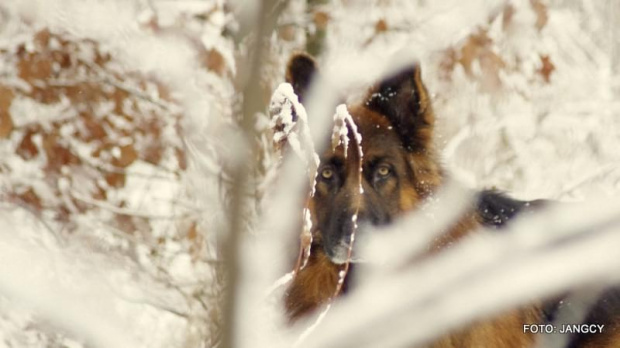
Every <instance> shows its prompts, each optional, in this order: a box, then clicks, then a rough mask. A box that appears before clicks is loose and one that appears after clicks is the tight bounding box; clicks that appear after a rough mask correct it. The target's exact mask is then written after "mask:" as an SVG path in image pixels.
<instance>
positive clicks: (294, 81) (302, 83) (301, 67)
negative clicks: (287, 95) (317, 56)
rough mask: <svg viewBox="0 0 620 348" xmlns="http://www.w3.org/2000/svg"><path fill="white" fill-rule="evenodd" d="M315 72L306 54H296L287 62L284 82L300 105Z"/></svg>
mask: <svg viewBox="0 0 620 348" xmlns="http://www.w3.org/2000/svg"><path fill="white" fill-rule="evenodd" d="M316 72H317V67H316V63H315V61H314V59H313V58H312V57H310V56H308V55H306V54H301V53H300V54H296V55H294V56H293V57H292V58H291V59H290V60H289V63H288V68H287V72H286V82H288V83H290V84H291V85H292V86H293V90H294V91H295V94H297V96H298V97H299V102H300V103H303V100H304V97H305V96H306V92H307V91H308V88H309V87H310V84H311V83H312V79H313V78H314V75H315V74H316Z"/></svg>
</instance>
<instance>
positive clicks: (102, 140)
mask: <svg viewBox="0 0 620 348" xmlns="http://www.w3.org/2000/svg"><path fill="white" fill-rule="evenodd" d="M27 40H28V41H24V42H22V43H20V44H15V45H14V46H13V47H10V48H8V49H7V50H6V51H5V52H3V54H2V56H0V59H2V60H3V61H4V62H3V64H2V65H0V66H4V67H6V70H5V71H1V73H2V74H1V75H2V76H6V77H7V78H6V79H2V80H0V139H8V140H10V142H6V140H5V144H4V146H12V147H13V148H12V151H14V153H15V155H16V158H18V159H19V161H15V160H11V161H6V159H5V161H4V162H3V163H0V164H2V166H1V167H3V168H4V169H5V170H4V171H3V175H6V176H8V177H9V178H11V179H10V180H11V181H12V182H11V183H9V186H8V190H9V192H7V194H6V197H7V198H8V199H10V200H13V201H14V202H16V203H19V204H21V205H25V206H27V207H28V208H29V209H30V210H32V211H34V212H36V213H37V214H40V213H42V210H49V211H50V212H53V214H54V216H55V217H56V220H58V221H64V222H68V221H71V220H72V219H73V218H74V217H75V216H74V215H75V214H84V213H87V212H91V211H93V210H101V206H103V205H107V206H110V207H116V208H120V206H119V205H118V204H120V203H118V202H115V201H111V200H109V199H110V197H114V196H115V195H111V194H110V193H111V192H114V191H116V190H120V189H124V188H125V187H126V185H127V178H128V175H133V174H130V171H129V169H130V167H131V166H132V165H133V164H134V163H136V162H137V161H142V162H143V163H146V164H150V165H152V166H154V168H158V169H159V170H163V171H165V172H166V173H170V174H171V175H174V176H175V177H178V176H180V175H181V172H182V171H183V170H185V168H187V163H186V154H185V149H184V147H183V145H182V143H181V141H180V134H178V131H179V129H180V128H179V126H178V124H179V120H180V117H181V113H180V111H179V110H180V109H179V108H177V107H175V106H174V105H175V104H174V101H173V100H171V99H170V97H169V92H168V91H167V90H166V89H165V88H164V87H163V86H162V85H160V84H159V83H157V82H156V81H153V80H152V79H149V78H146V77H144V76H141V75H140V74H138V73H135V72H131V71H123V70H121V65H120V64H117V63H115V62H114V60H113V59H112V57H111V55H110V54H109V53H107V52H105V50H102V49H101V47H100V46H99V44H98V43H96V42H94V41H92V40H85V39H73V38H70V37H68V36H67V35H58V34H55V33H51V32H50V31H48V30H42V31H39V32H37V33H36V34H34V35H33V36H32V37H31V38H29V39H27ZM216 58H217V57H216ZM216 58H214V59H215V60H216V61H215V63H213V64H214V66H212V67H211V68H213V69H216V68H218V67H217V65H219V64H220V63H218V59H216ZM11 144H12V145H11ZM24 168H29V169H28V173H30V174H31V175H32V173H33V171H35V174H34V176H33V177H32V178H30V177H21V174H19V173H20V172H22V171H23V170H24ZM36 170H38V171H40V172H39V174H36ZM74 192H79V194H80V195H82V196H80V197H81V198H79V199H78V198H76V197H74ZM111 216H112V218H113V219H116V220H118V221H117V225H118V226H125V227H124V228H122V229H121V230H126V229H127V228H130V229H133V228H134V227H136V226H138V225H140V226H143V227H144V226H145V225H144V223H141V224H137V223H136V222H135V221H133V220H131V221H128V220H127V219H126V216H125V217H123V216H124V215H123V214H118V213H117V214H112V215H111ZM116 220H115V221H116ZM147 220H148V219H147ZM129 222H131V223H129ZM124 224H126V225H124ZM146 225H148V222H147V223H146Z"/></svg>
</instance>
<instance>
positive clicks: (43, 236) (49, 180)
mask: <svg viewBox="0 0 620 348" xmlns="http://www.w3.org/2000/svg"><path fill="white" fill-rule="evenodd" d="M275 3H278V4H280V3H281V4H283V5H285V6H284V8H282V9H281V10H282V11H281V13H279V18H278V21H277V22H276V24H275V32H274V33H272V34H271V35H270V36H269V40H268V41H267V42H265V43H263V44H264V45H267V53H268V54H267V56H266V57H264V59H263V64H262V66H261V79H260V86H261V87H262V88H261V91H262V90H264V91H268V93H263V94H264V95H263V94H261V95H258V96H257V98H258V99H259V100H260V101H262V103H263V105H264V113H263V114H260V115H257V119H256V121H255V124H254V131H255V133H256V138H255V139H249V140H248V139H246V140H243V139H242V138H241V137H240V135H239V132H237V131H236V130H237V128H238V127H237V123H238V122H237V120H238V116H239V115H240V114H241V113H242V111H241V110H242V108H243V107H242V105H243V101H242V100H241V96H242V95H243V86H244V85H245V83H246V82H247V81H246V78H247V76H248V75H249V74H250V72H249V71H248V68H247V66H249V63H248V62H247V60H248V59H249V58H248V57H251V54H249V52H248V50H250V49H251V48H252V47H254V46H255V41H256V40H257V38H256V37H254V36H252V34H253V32H252V31H250V32H249V35H248V33H247V32H244V30H243V28H245V27H247V26H248V24H247V23H248V21H249V19H248V18H251V16H252V14H253V13H254V11H256V10H257V8H258V6H257V5H258V4H259V1H258V0H256V1H252V0H249V1H241V0H237V1H224V0H204V1H198V0H177V1H174V0H135V1H128V0H5V1H3V2H1V3H0V152H1V154H0V347H86V346H88V347H216V346H218V345H219V346H222V343H221V342H222V339H223V336H226V335H227V334H230V332H232V335H233V336H234V337H235V338H236V346H240V347H241V346H243V347H263V346H264V347H276V346H280V345H281V346H283V347H287V346H290V345H291V344H292V343H293V342H298V344H300V345H301V346H304V347H305V346H310V347H327V346H347V345H349V346H356V347H362V346H368V347H373V346H375V347H376V346H382V347H389V346H392V345H393V346H399V345H400V344H402V343H403V342H409V341H412V340H413V341H415V342H423V341H424V340H426V339H428V338H432V336H433V335H435V334H437V333H441V331H442V330H443V329H444V328H451V327H458V326H459V325H462V324H463V323H466V322H468V321H469V320H471V319H473V318H480V317H483V316H484V315H486V314H492V313H497V311H498V310H501V309H503V308H510V307H511V306H513V305H518V304H522V303H526V302H527V300H529V299H531V298H536V297H541V296H548V295H550V294H553V293H557V292H559V291H562V290H566V289H569V288H573V287H583V286H584V284H589V286H592V284H599V283H600V282H601V281H602V280H607V281H617V280H618V279H616V278H617V276H615V278H614V277H612V275H613V274H616V275H617V274H620V273H618V269H620V267H619V266H620V265H619V263H620V262H619V261H620V260H617V257H614V256H617V247H615V246H617V245H618V243H620V235H619V234H618V232H617V231H618V227H619V223H618V221H617V220H618V219H617V218H616V216H617V215H618V210H620V201H619V200H618V199H619V198H618V196H619V195H620V161H619V160H620V152H619V151H618V150H617V149H618V148H619V147H620V103H619V102H618V101H617V100H618V96H619V93H620V79H619V78H620V34H619V33H620V25H619V24H617V23H618V22H619V21H620V3H619V2H618V1H617V0H601V1H589V0H548V1H545V0H514V1H500V0H472V1H460V0H441V1H424V0H418V1H415V0H411V1H407V0H400V1H397V0H363V1H362V0H360V1H353V0H320V1H317V0H314V1H310V0H308V1H306V0H303V1H302V0H291V1H288V2H283V1H275ZM250 27H251V25H250ZM317 40H318V41H317ZM311 41H314V43H312V44H311ZM316 42H318V46H317V45H316ZM306 49H311V50H315V51H317V52H319V54H318V56H317V59H318V61H319V63H320V66H321V70H322V76H324V77H325V81H323V82H324V84H323V85H322V87H323V88H320V89H321V91H322V92H323V93H327V94H329V92H330V91H334V93H338V95H335V94H334V95H326V96H325V95H324V96H323V97H325V100H328V99H329V98H339V97H340V95H352V94H355V92H360V91H363V86H365V85H367V84H368V83H371V82H372V81H373V80H374V79H376V78H378V77H380V75H381V74H382V73H384V72H385V71H387V70H389V69H390V68H391V67H393V65H391V64H392V63H391V62H397V61H398V59H397V58H398V57H401V61H399V63H394V64H401V63H402V60H407V61H408V62H410V61H411V59H414V60H417V61H419V62H420V63H421V66H422V71H423V78H424V81H425V83H426V85H427V87H428V89H429V91H430V92H431V93H432V95H433V102H434V107H435V112H436V114H437V117H438V120H437V123H438V125H437V131H436V138H437V146H438V148H439V150H440V151H439V152H440V154H441V156H442V161H443V164H444V165H445V167H446V168H447V169H448V172H449V173H450V175H451V177H452V178H453V179H454V181H455V182H458V183H459V184H454V186H455V187H456V186H458V187H460V188H454V189H453V190H450V189H448V190H446V192H443V193H441V194H443V195H445V198H446V200H448V201H450V202H452V203H450V205H448V206H443V207H442V208H440V209H437V208H433V207H429V208H428V209H429V212H430V213H428V214H426V215H424V216H413V217H412V221H410V222H411V223H412V224H416V223H417V224H420V223H422V224H424V225H425V226H426V227H428V229H429V230H433V228H435V229H437V226H439V225H441V224H442V223H446V221H449V220H450V219H451V217H450V216H447V215H446V213H445V211H446V210H452V209H453V210H454V211H457V210H458V209H460V208H462V205H460V204H461V203H459V199H452V198H451V197H453V196H451V195H456V196H458V197H461V196H465V195H461V194H460V193H461V191H462V190H461V189H462V187H467V188H479V189H481V188H498V189H501V190H504V191H507V192H510V194H511V195H513V196H514V197H518V198H524V199H534V198H548V199H556V200H560V201H567V202H580V203H575V204H574V205H573V204H571V205H568V206H567V207H560V208H559V209H558V210H557V211H550V212H547V213H545V214H541V216H536V217H533V218H532V219H530V220H529V221H523V223H522V224H521V225H517V226H515V230H514V231H512V232H511V233H508V234H505V235H501V236H497V237H496V238H489V239H480V240H474V241H472V243H469V244H467V245H465V246H464V247H463V248H459V249H455V250H454V251H453V252H452V253H450V254H449V255H447V256H446V257H445V258H443V259H441V260H438V262H437V263H436V264H424V265H421V266H420V267H419V268H416V269H414V270H411V271H408V272H407V273H405V274H398V276H397V277H392V278H390V277H389V276H379V275H378V274H374V275H372V274H370V275H369V276H368V281H367V284H366V287H362V291H360V292H359V293H356V294H354V295H352V296H351V298H350V299H348V300H347V301H346V302H344V303H339V304H337V305H336V306H334V308H333V310H330V312H329V313H328V314H327V315H326V316H325V318H323V320H324V321H323V322H322V323H321V324H319V325H317V326H316V328H314V332H311V331H307V330H306V328H307V327H308V324H307V323H304V324H302V325H300V326H299V327H295V328H292V329H289V328H282V327H281V326H280V324H279V320H280V319H281V318H279V315H280V314H281V313H278V309H279V307H278V306H277V305H275V303H277V301H278V291H275V292H271V293H270V295H269V296H265V294H266V290H267V289H266V287H267V286H270V285H273V284H274V281H275V280H276V279H277V278H278V277H280V276H284V274H285V273H286V272H288V271H290V270H291V268H292V262H291V260H293V259H294V258H295V256H296V253H297V246H296V245H295V242H296V240H297V238H298V236H299V233H300V232H301V229H299V228H289V229H288V230H286V228H287V226H289V227H290V226H297V227H298V226H299V223H298V222H300V221H301V218H302V214H303V213H302V211H303V207H302V206H301V205H299V206H297V205H296V204H295V203H296V202H301V201H302V199H301V198H299V197H296V196H295V194H294V192H296V190H295V187H299V186H295V185H296V184H295V183H297V184H299V185H302V183H301V182H291V185H292V188H291V187H288V188H287V184H288V183H290V182H289V180H288V179H290V176H289V174H288V173H289V172H288V169H289V166H288V164H289V162H287V161H286V160H285V161H284V164H282V165H281V166H280V167H281V168H283V169H282V171H283V173H278V172H276V168H278V167H279V165H278V162H279V153H278V151H277V146H276V147H274V146H273V145H272V138H273V136H272V133H271V130H270V123H269V113H268V109H267V106H268V104H269V99H270V97H271V94H270V93H271V92H272V91H273V90H275V89H276V88H277V87H278V85H279V84H280V82H282V81H283V79H284V69H285V62H286V60H287V59H288V57H289V56H290V54H291V52H294V51H304V50H306ZM403 57H404V58H403ZM257 93H259V91H257ZM319 94H320V92H319ZM336 101H337V100H334V103H335V102H336ZM325 104H326V105H328V106H329V105H330V103H328V102H326V103H325ZM318 109H320V107H315V108H312V107H310V108H309V109H308V110H309V111H310V112H309V115H308V116H309V119H310V120H309V122H310V124H312V119H313V117H312V116H313V113H312V111H313V110H318ZM334 110H335V109H333V110H330V111H329V112H331V114H329V115H328V116H329V117H331V116H332V115H333V113H334ZM304 127H305V125H303V124H300V125H298V128H299V129H300V130H299V132H300V134H301V138H304V137H305V138H304V139H305V140H304V139H302V140H303V141H302V143H301V145H302V146H305V145H307V143H308V142H309V141H308V139H307V138H308V137H309V136H308V134H309V133H308V129H305V128H304ZM304 132H305V133H304ZM239 144H245V145H246V146H251V147H253V148H255V149H256V151H255V152H254V155H255V156H256V158H255V159H253V160H255V162H256V164H255V166H254V168H253V169H254V171H253V172H252V173H250V174H251V175H249V177H248V181H250V182H251V185H250V186H251V187H253V188H254V189H253V190H251V191H250V192H245V191H243V189H241V191H242V192H241V193H242V194H243V195H245V194H247V195H248V196H251V198H250V201H251V202H252V203H253V204H252V205H250V206H249V209H248V210H246V211H242V213H243V217H240V216H236V217H237V218H243V220H244V221H245V220H247V221H249V222H250V223H249V224H248V225H249V228H248V229H249V230H250V232H251V233H250V235H248V236H246V235H244V237H246V238H245V239H247V240H245V239H244V241H243V242H241V243H239V245H238V248H239V254H240V257H239V258H240V265H241V266H240V267H241V270H242V271H241V272H238V273H239V274H238V278H239V280H238V281H237V283H236V286H237V287H238V288H239V289H238V291H236V292H235V293H236V295H233V296H232V298H233V300H234V301H235V302H236V303H237V306H236V308H235V310H234V311H233V313H227V312H226V308H227V307H226V306H222V302H225V299H226V297H227V295H228V297H230V291H228V289H227V290H224V289H225V287H224V285H225V281H224V278H225V276H224V274H225V272H224V270H225V268H226V265H225V264H224V260H225V259H226V255H224V254H223V250H224V251H225V250H226V249H225V248H223V247H222V245H223V244H225V243H222V241H223V240H226V237H227V231H229V224H228V221H229V214H230V211H229V209H228V208H227V207H229V206H230V200H231V198H230V193H231V191H232V190H234V189H235V188H234V185H235V175H234V170H235V168H238V163H236V160H235V159H236V158H237V156H238V153H239V150H238V147H239ZM306 150H307V148H306ZM310 156H311V155H310ZM307 159H308V161H306V164H307V165H310V164H311V163H312V158H311V157H308V158H307ZM292 167H294V165H291V168H292ZM290 172H293V173H297V174H303V173H304V172H303V170H301V171H300V170H299V168H297V171H296V170H295V169H294V168H293V169H291V170H290ZM298 176H299V175H298ZM301 176H303V180H306V179H307V178H308V177H307V175H301ZM282 179H284V180H282ZM293 181H294V180H293ZM237 189H238V188H237ZM291 197H292V198H291ZM440 197H441V196H440ZM614 197H615V198H614ZM298 198H299V199H298ZM438 201H439V200H438ZM291 203H292V204H291ZM463 204H465V203H463ZM433 209H436V210H433ZM448 215H449V214H448ZM429 216H432V217H434V218H433V219H428V217H429ZM233 218H235V216H233ZM280 219H282V220H286V221H280ZM416 219H417V220H416ZM425 219H426V220H425ZM287 224H288V225H287ZM407 226H411V225H407ZM597 226H598V227H597ZM594 227H597V228H594ZM282 229H284V230H286V231H284V232H285V233H286V234H287V235H286V236H285V238H284V239H286V238H288V240H287V241H283V240H278V237H282V232H283V231H282ZM399 229H400V230H403V229H407V227H406V226H405V225H403V226H400V225H399V226H396V228H395V230H394V231H392V232H391V234H390V233H386V236H387V237H386V238H384V239H381V240H377V247H376V250H374V249H373V250H370V251H369V252H368V255H369V258H372V257H373V255H374V256H376V257H378V258H381V256H379V255H380V254H381V251H385V250H386V248H390V245H391V246H392V247H393V246H394V245H413V246H412V248H411V250H415V247H416V246H415V245H416V243H418V242H419V240H413V241H412V240H409V239H407V237H404V236H403V235H402V234H399V233H398V232H399ZM593 229H594V230H595V232H592V233H587V236H586V237H583V236H582V238H581V240H580V241H579V242H574V241H573V242H572V243H565V244H563V245H562V246H561V247H555V246H554V244H553V241H554V240H558V239H562V238H564V239H569V240H570V236H571V235H573V234H577V235H578V234H580V233H584V232H583V231H591V230H593ZM265 236H266V237H265ZM272 236H276V238H271V237H272ZM267 237H268V238H267ZM392 237H393V238H392ZM254 238H256V239H254ZM403 238H404V239H403ZM419 238H422V239H423V238H424V237H419ZM274 239H276V240H274ZM278 243H279V244H278ZM286 243H288V244H286ZM381 243H384V244H385V245H386V247H385V248H381V245H383V244H381ZM390 243H391V244H390ZM282 250H286V251H287V252H288V253H290V254H287V255H283V252H282ZM411 250H409V252H410V251H411ZM403 253H407V251H406V250H405V251H403ZM276 254H277V255H279V256H276ZM463 261H466V262H463ZM289 262H290V264H289ZM383 262H386V260H383ZM399 262H403V261H402V260H399V259H398V256H394V257H392V259H390V260H388V261H387V263H388V265H389V266H388V267H393V269H392V271H390V272H384V273H385V274H394V273H395V272H396V271H393V270H394V269H397V268H398V264H399ZM455 264H457V265H460V266H459V267H454V266H453V265H455ZM445 265H448V266H445ZM441 267H444V268H441ZM448 270H451V271H450V272H448ZM533 270H536V272H532V271H533ZM483 271H484V274H485V275H486V276H485V277H482V278H480V277H472V279H477V281H478V282H477V283H476V282H475V281H474V282H468V279H469V278H468V275H473V274H481V273H482V272H483ZM569 271H570V272H569ZM476 272H479V273H476ZM378 273H381V272H378ZM436 274H442V275H443V277H441V279H440V280H436V281H429V279H435V278H436V277H435V278H433V277H432V275H436ZM549 279H555V281H549ZM421 280H423V282H422V283H423V284H425V286H419V285H420V284H421ZM457 282H458V283H457ZM542 283H544V284H546V285H545V286H538V284H542ZM454 284H459V289H460V292H459V293H458V294H457V293H450V292H449V290H446V289H450V288H451V287H452V286H454ZM525 284H527V286H526V285H525ZM362 285H364V284H362ZM276 288H277V289H279V290H281V289H282V287H281V286H280V287H277V286H276ZM412 289H416V290H415V291H413V290H412ZM481 289H485V291H481ZM405 290H406V291H405ZM442 291H443V292H445V293H443V292H442ZM380 292H381V293H384V294H386V295H385V296H382V297H381V299H378V298H377V297H376V296H375V294H377V293H380ZM437 294H440V295H442V296H443V297H441V300H439V301H436V303H437V305H436V307H433V308H431V309H432V311H431V309H428V308H426V307H425V306H423V305H422V304H424V303H425V302H424V301H427V300H428V299H436V297H433V296H439V295H437ZM404 297H406V298H407V299H406V301H404V302H399V301H396V300H394V299H402V298H404ZM361 303H365V304H368V303H371V304H373V305H372V310H367V311H364V312H359V304H361ZM483 304H485V305H483ZM398 308H410V309H411V310H410V312H411V313H417V316H407V315H403V316H402V318H400V321H399V319H398V318H397V319H393V320H392V319H390V320H389V321H390V324H389V326H387V325H386V326H381V325H376V322H377V320H379V322H384V323H387V322H388V320H387V319H386V318H388V317H389V318H392V316H393V313H395V312H396V311H397V310H398ZM416 310H417V312H416ZM437 313H439V314H437ZM353 315H354V316H353ZM227 317H228V318H233V321H234V322H235V323H236V324H235V325H233V327H232V329H230V328H228V329H229V330H224V326H225V325H226V324H225V323H226V322H227V321H226V318H227ZM353 317H354V318H355V320H352V319H351V318H353ZM373 318H374V319H373ZM447 318H450V319H449V320H448V319H447ZM343 323H346V325H345V324H343ZM372 323H374V324H373V325H374V326H372V328H373V331H372V332H374V333H379V334H378V335H375V336H372V337H369V336H367V332H370V331H369V330H364V328H368V327H371V326H370V325H371V324H372ZM439 323H442V324H443V325H444V328H442V327H441V325H439ZM401 325H402V327H403V328H406V329H402V330H399V327H401ZM412 328H415V329H412ZM390 330H391V331H390ZM227 332H228V333H227ZM301 332H303V333H301ZM300 337H301V338H300ZM387 337H389V338H390V339H387ZM224 339H226V338H224ZM373 340H374V341H373ZM416 340H417V341H416ZM338 342H340V343H338ZM378 342H381V344H379V343H378Z"/></svg>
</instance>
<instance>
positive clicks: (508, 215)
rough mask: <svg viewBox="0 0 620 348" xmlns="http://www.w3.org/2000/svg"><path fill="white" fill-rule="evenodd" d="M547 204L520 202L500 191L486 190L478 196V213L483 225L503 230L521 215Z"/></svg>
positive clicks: (544, 202) (540, 201) (542, 202)
mask: <svg viewBox="0 0 620 348" xmlns="http://www.w3.org/2000/svg"><path fill="white" fill-rule="evenodd" d="M545 204H546V201H544V200H535V201H530V202H527V201H520V200H516V199H513V198H510V197H508V196H506V195H505V194H503V193H501V192H498V191H494V190H486V191H482V192H480V193H479V194H478V197H477V201H476V211H477V213H478V216H479V217H480V219H481V222H482V224H483V225H485V226H487V227H494V228H501V227H503V226H504V225H505V224H506V223H508V222H509V221H510V220H512V219H513V218H514V217H516V216H517V215H519V214H520V213H525V212H531V211H533V210H536V209H537V208H540V207H542V206H544V205H545Z"/></svg>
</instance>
